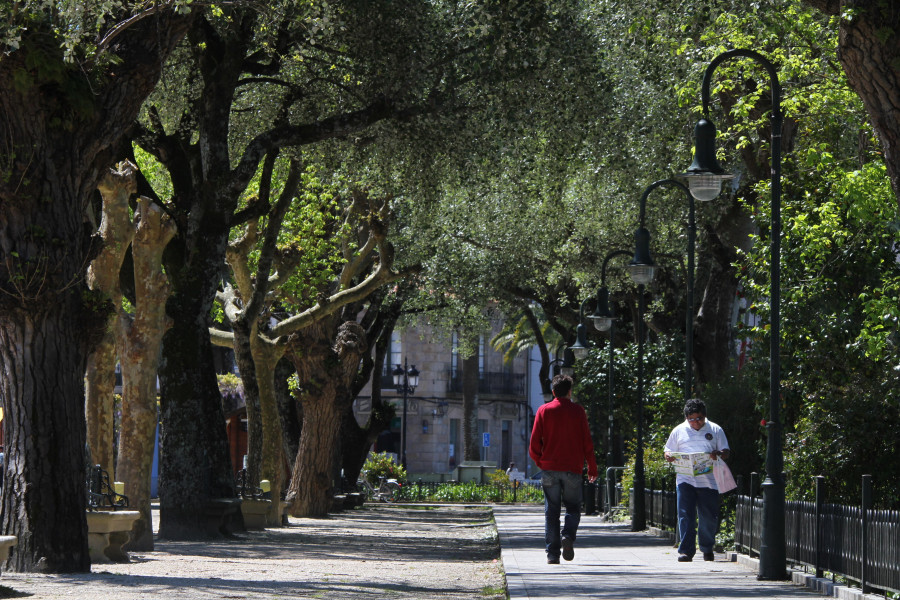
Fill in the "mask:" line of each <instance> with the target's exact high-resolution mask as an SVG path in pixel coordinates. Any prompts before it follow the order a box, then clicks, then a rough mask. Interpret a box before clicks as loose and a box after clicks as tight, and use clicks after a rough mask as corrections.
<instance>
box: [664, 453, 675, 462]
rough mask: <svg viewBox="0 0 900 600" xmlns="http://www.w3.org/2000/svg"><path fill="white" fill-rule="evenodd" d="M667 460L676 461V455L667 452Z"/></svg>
mask: <svg viewBox="0 0 900 600" xmlns="http://www.w3.org/2000/svg"><path fill="white" fill-rule="evenodd" d="M666 462H675V457H674V456H672V455H671V454H669V453H668V452H667V453H666Z"/></svg>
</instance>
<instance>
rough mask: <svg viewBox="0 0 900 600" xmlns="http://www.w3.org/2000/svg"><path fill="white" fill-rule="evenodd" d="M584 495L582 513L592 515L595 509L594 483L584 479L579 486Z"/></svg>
mask: <svg viewBox="0 0 900 600" xmlns="http://www.w3.org/2000/svg"><path fill="white" fill-rule="evenodd" d="M581 492H582V495H583V496H584V514H586V515H592V514H594V510H595V509H596V499H595V498H594V484H593V483H590V482H588V481H585V482H584V484H583V485H582V488H581Z"/></svg>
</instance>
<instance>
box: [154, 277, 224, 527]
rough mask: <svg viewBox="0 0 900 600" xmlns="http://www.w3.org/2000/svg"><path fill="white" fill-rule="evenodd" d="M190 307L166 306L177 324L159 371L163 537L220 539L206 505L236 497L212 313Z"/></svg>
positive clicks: (176, 302) (166, 343)
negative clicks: (214, 352) (215, 357)
mask: <svg viewBox="0 0 900 600" xmlns="http://www.w3.org/2000/svg"><path fill="white" fill-rule="evenodd" d="M168 272H169V273H171V271H168ZM213 272H214V273H215V272H217V271H213ZM185 291H186V290H185ZM180 300H181V301H182V302H183V301H184V300H186V297H185V296H181V297H180ZM187 304H188V306H183V305H180V302H179V295H178V294H177V293H176V294H175V295H174V296H173V298H171V299H170V300H169V302H168V303H167V305H168V307H169V309H170V316H171V317H172V318H173V321H172V328H171V329H169V330H168V331H167V332H166V334H165V335H164V336H163V355H162V360H161V361H160V369H159V379H160V387H161V390H160V422H161V426H160V440H159V443H160V458H159V501H160V523H159V536H160V537H161V538H165V539H172V540H191V539H208V538H210V537H217V536H218V535H219V532H218V531H217V530H211V529H209V528H208V527H207V519H206V516H207V510H206V507H207V504H208V502H209V501H210V500H212V499H215V498H234V497H235V496H236V493H235V487H234V477H233V475H232V471H231V462H230V459H229V456H228V439H227V437H226V435H225V414H224V412H223V411H222V397H221V395H220V394H219V386H218V382H217V381H216V373H215V367H214V364H213V358H212V344H211V342H210V339H209V322H208V317H206V315H208V314H209V310H208V307H207V310H203V311H198V310H196V309H195V308H191V307H190V304H191V302H190V301H188V303H187ZM172 309H174V310H172ZM198 314H200V315H204V316H203V317H201V318H198V317H197V315H198Z"/></svg>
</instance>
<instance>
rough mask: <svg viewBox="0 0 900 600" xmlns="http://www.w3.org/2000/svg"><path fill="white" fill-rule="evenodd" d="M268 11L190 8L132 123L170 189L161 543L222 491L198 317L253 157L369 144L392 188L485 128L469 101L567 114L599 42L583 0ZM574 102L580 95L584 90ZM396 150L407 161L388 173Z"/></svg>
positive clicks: (204, 311)
mask: <svg viewBox="0 0 900 600" xmlns="http://www.w3.org/2000/svg"><path fill="white" fill-rule="evenodd" d="M275 8H279V9H282V8H283V9H284V10H282V11H280V12H279V11H278V10H272V11H267V10H263V11H260V10H259V7H252V8H248V7H246V6H244V5H240V4H239V5H227V6H226V7H224V8H223V9H222V11H220V12H215V11H210V12H209V13H207V14H204V15H203V18H199V19H198V20H197V23H196V26H195V27H193V28H192V29H191V32H190V41H191V45H190V48H188V47H185V48H183V49H182V53H181V54H180V58H182V59H183V61H182V62H179V63H178V64H174V63H173V69H172V71H171V73H170V76H171V79H170V82H171V85H170V86H167V87H166V88H165V89H161V90H160V95H159V97H158V98H155V99H154V101H153V104H152V105H151V106H150V107H148V110H147V113H146V119H144V120H143V121H142V124H141V126H140V127H139V128H137V129H136V130H135V140H136V141H137V142H138V143H139V144H140V146H141V147H142V148H143V149H144V150H145V151H147V152H148V153H150V154H152V155H153V156H154V157H155V159H156V160H158V161H159V162H160V163H161V164H163V165H164V166H165V167H166V169H167V170H168V171H169V173H170V176H171V185H172V187H173V189H174V195H173V201H172V203H170V204H167V210H169V211H170V212H171V214H172V215H173V217H174V218H175V220H176V222H177V224H178V232H179V233H178V235H177V237H176V238H175V240H173V242H172V243H171V244H170V245H169V249H168V251H167V253H166V256H165V261H166V267H167V273H169V275H170V278H171V281H172V284H173V287H174V294H173V298H172V299H171V300H170V302H169V303H168V312H169V314H170V316H172V318H173V319H174V325H173V327H172V329H170V330H169V331H168V332H167V334H166V338H165V340H164V347H163V355H164V359H163V363H162V367H161V371H160V382H161V387H162V392H161V408H162V420H163V425H164V426H163V429H162V438H161V453H162V459H161V465H160V488H161V493H160V513H161V525H160V535H163V536H166V537H192V536H196V535H202V534H203V533H204V532H202V531H198V523H201V522H202V521H203V520H202V519H200V518H199V515H200V514H201V513H202V512H203V509H204V506H205V503H206V502H207V501H208V500H209V499H210V498H213V497H216V496H227V495H230V494H232V493H233V489H232V486H231V485H230V482H229V477H228V473H227V469H226V468H225V466H224V465H225V464H226V462H227V461H226V459H225V456H224V452H223V451H222V450H221V449H222V448H223V446H224V440H223V439H222V435H223V434H222V433H221V428H220V427H219V426H218V421H219V416H220V408H219V407H218V402H217V399H218V392H217V390H216V389H215V385H214V383H215V382H214V381H213V378H212V376H211V374H210V375H207V373H210V372H211V358H210V348H209V345H208V344H207V343H206V342H205V341H204V340H203V335H204V332H203V331H201V330H205V329H207V328H208V326H209V325H210V322H209V319H208V317H207V316H206V315H208V314H209V309H210V308H211V306H212V300H213V298H214V297H215V292H216V288H217V287H218V283H219V280H220V279H221V278H220V276H219V273H220V271H219V269H220V265H221V263H222V259H223V258H224V253H225V247H226V243H227V235H228V230H229V228H230V227H233V226H236V225H240V224H242V223H244V222H246V221H247V220H249V219H250V218H252V217H253V215H254V213H253V210H249V211H239V210H238V203H239V200H240V199H241V196H242V194H245V193H246V190H247V187H248V185H249V184H250V182H251V181H252V180H253V178H254V177H255V176H256V173H257V171H258V170H259V167H260V163H261V161H262V160H263V157H265V156H266V155H269V154H271V153H274V152H277V151H278V150H279V149H284V148H302V147H311V146H312V145H317V147H319V148H323V149H328V151H329V152H331V153H338V152H340V153H342V154H350V153H356V152H360V153H366V152H369V153H370V154H376V152H375V151H373V150H370V149H371V148H377V154H378V157H377V158H376V159H373V160H372V161H370V162H368V163H366V164H367V166H370V167H371V169H372V170H373V171H374V172H375V173H376V174H377V175H382V177H380V178H377V179H376V177H375V176H372V177H370V178H368V179H367V180H366V183H367V184H368V183H372V184H374V185H377V186H381V187H382V188H388V189H389V188H391V187H392V186H393V183H392V182H393V180H394V179H395V176H397V175H400V174H411V173H416V172H417V173H418V177H419V180H420V181H421V180H427V179H429V178H432V177H433V176H434V173H437V172H438V171H440V169H439V168H438V166H439V165H438V163H433V162H432V161H433V158H434V157H435V156H436V153H435V152H434V150H433V149H434V147H435V140H443V141H442V142H441V143H442V144H445V145H447V146H453V147H455V148H456V149H457V151H458V155H460V156H461V155H462V154H463V152H462V150H463V149H465V150H468V149H470V148H472V147H475V146H477V145H478V144H479V143H480V137H481V136H482V134H483V132H484V130H483V129H482V128H481V127H478V128H476V127H475V125H479V126H480V125H482V124H483V122H479V123H476V124H474V125H473V124H471V123H469V122H468V116H467V115H468V114H469V113H471V112H473V111H475V112H480V113H481V114H491V115H492V119H493V120H494V121H495V122H498V123H503V122H512V121H515V120H517V119H518V118H520V117H522V118H527V116H528V113H529V111H531V110H532V109H533V107H534V106H536V105H538V104H543V105H544V106H545V107H547V109H548V111H549V110H556V111H557V112H558V113H559V116H558V118H559V120H560V121H564V120H565V117H566V116H567V115H565V114H564V111H563V110H560V108H561V107H562V104H559V103H558V101H559V100H560V99H561V98H562V97H563V92H561V91H560V89H559V88H560V84H561V83H563V82H564V81H565V80H566V79H567V78H572V77H574V75H573V74H578V73H581V74H582V75H583V74H584V73H583V72H584V69H583V68H582V67H583V65H584V62H585V56H588V57H589V58H591V57H592V55H587V54H585V55H584V56H582V55H581V54H573V53H572V52H571V49H572V48H576V49H577V50H578V52H585V49H586V48H594V47H595V45H594V44H592V43H588V42H592V41H593V40H591V39H590V38H589V36H587V35H585V31H584V27H583V26H582V23H580V21H579V18H580V13H579V9H580V7H577V6H576V7H571V6H570V5H569V4H568V3H560V6H556V5H555V4H554V5H552V6H551V5H547V4H543V3H541V4H529V3H522V4H516V5H507V4H503V5H484V6H482V5H475V4H467V5H463V6H457V5H456V4H455V3H443V2H441V3H435V4H421V3H416V2H394V1H391V2H376V3H367V4H364V5H355V6H353V7H345V6H343V5H338V4H331V3H325V2H322V3H309V4H303V5H297V4H296V3H286V4H285V6H281V5H280V4H279V5H278V6H277V7H275ZM573 59H575V60H573ZM550 74H555V75H557V76H558V77H559V78H558V80H555V79H553V78H552V77H550ZM550 82H552V85H551V83H550ZM581 83H583V79H582V80H581ZM563 87H564V86H563ZM169 92H174V93H169ZM572 98H573V99H577V100H578V102H585V99H584V96H583V95H573V96H572ZM563 99H564V98H563ZM510 100H514V101H515V102H510ZM552 102H556V103H557V104H556V105H552V104H551V103H552ZM508 108H509V111H508V113H507V112H506V111H507V109H508ZM565 129H566V130H567V131H572V130H574V129H576V128H575V127H574V126H573V125H571V124H570V125H569V126H567V127H566V128H565ZM323 151H324V150H323ZM397 156H404V157H409V160H408V161H407V163H406V164H405V165H402V166H400V167H394V168H388V167H387V166H386V165H389V164H390V163H391V162H393V163H394V164H397V162H398V161H397V159H396V157H397ZM376 163H377V164H376ZM431 182H432V185H431V190H434V189H436V186H435V185H434V182H435V180H434V179H431ZM390 191H393V190H390V189H389V192H390ZM146 193H148V195H149V194H150V192H149V191H146ZM386 195H390V194H389V193H388V194H386ZM420 200H421V198H420ZM318 347H321V348H322V349H323V351H324V350H325V348H326V346H324V345H320V346H318ZM201 415H205V417H206V420H204V421H202V423H203V425H202V426H201V427H202V428H203V431H201V432H200V435H198V431H197V423H198V422H201ZM207 428H208V429H207ZM201 448H203V449H204V450H201ZM198 464H199V465H202V468H201V469H200V473H201V474H202V477H200V478H198V477H197V465H198Z"/></svg>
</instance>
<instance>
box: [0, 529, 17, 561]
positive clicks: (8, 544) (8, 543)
mask: <svg viewBox="0 0 900 600" xmlns="http://www.w3.org/2000/svg"><path fill="white" fill-rule="evenodd" d="M18 541H19V539H18V538H17V537H16V536H14V535H0V562H6V559H7V558H8V557H9V551H10V550H11V549H12V547H13V546H15V545H16V543H17V542H18Z"/></svg>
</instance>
